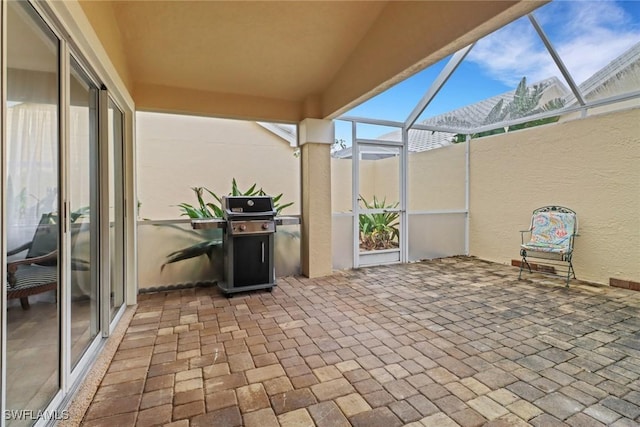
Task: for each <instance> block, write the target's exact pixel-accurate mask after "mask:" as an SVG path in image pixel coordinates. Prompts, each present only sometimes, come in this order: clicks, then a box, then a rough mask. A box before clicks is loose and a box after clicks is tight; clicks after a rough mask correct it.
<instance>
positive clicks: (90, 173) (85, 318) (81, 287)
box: [67, 58, 100, 368]
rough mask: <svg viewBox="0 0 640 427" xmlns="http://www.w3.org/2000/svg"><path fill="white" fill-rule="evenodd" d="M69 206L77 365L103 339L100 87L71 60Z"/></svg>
mask: <svg viewBox="0 0 640 427" xmlns="http://www.w3.org/2000/svg"><path fill="white" fill-rule="evenodd" d="M69 89H70V104H71V105H70V108H69V155H68V174H69V180H68V182H69V191H68V193H67V194H68V197H69V206H70V214H69V221H70V232H71V239H70V242H71V271H70V278H71V292H70V297H71V300H70V306H69V307H70V311H71V342H70V344H71V366H72V368H73V367H75V365H76V364H77V363H78V360H80V357H81V356H82V354H83V353H84V352H85V350H86V349H87V347H88V346H89V345H90V344H91V342H92V341H93V339H94V338H95V337H96V336H97V334H98V331H99V329H100V327H99V311H98V308H99V306H98V302H99V301H98V295H99V293H98V280H99V277H98V271H99V259H98V240H99V239H98V231H99V227H98V223H99V221H98V212H99V197H98V196H99V189H98V177H99V175H98V172H99V164H98V93H99V91H98V87H97V86H96V85H95V84H94V83H92V81H91V79H89V77H88V76H87V75H86V74H85V72H84V71H83V70H82V68H81V67H80V65H79V64H78V63H77V62H76V61H75V60H74V59H73V58H72V59H71V75H70V87H69Z"/></svg>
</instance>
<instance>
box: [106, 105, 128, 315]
mask: <svg viewBox="0 0 640 427" xmlns="http://www.w3.org/2000/svg"><path fill="white" fill-rule="evenodd" d="M107 139H108V154H107V163H108V167H107V170H108V171H109V173H108V187H109V259H110V263H109V285H110V291H109V312H110V316H109V321H110V322H111V321H113V320H114V317H115V316H116V315H117V313H118V310H119V309H120V307H122V305H123V304H124V301H125V294H124V291H125V289H124V283H125V280H124V263H125V251H124V197H123V194H124V157H123V141H124V114H122V111H120V109H119V108H118V106H117V105H116V104H115V102H113V100H111V99H109V102H108V137H107Z"/></svg>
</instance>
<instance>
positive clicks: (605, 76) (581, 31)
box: [534, 1, 640, 104]
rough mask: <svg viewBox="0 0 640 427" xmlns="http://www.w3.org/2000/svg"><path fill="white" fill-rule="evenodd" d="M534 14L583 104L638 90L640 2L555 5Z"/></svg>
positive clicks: (565, 3)
mask: <svg viewBox="0 0 640 427" xmlns="http://www.w3.org/2000/svg"><path fill="white" fill-rule="evenodd" d="M534 16H535V18H536V20H537V21H538V22H539V23H540V26H541V27H542V29H543V31H544V33H545V34H546V35H547V37H548V38H549V40H550V41H551V43H552V45H553V46H554V48H555V49H556V51H557V52H558V54H559V55H560V57H561V58H562V60H563V62H564V64H565V65H566V67H567V69H568V71H569V73H570V74H571V76H572V77H573V79H574V81H575V82H576V84H577V85H578V87H579V88H580V91H581V92H582V94H583V96H584V98H585V101H587V102H590V101H598V100H602V99H606V98H610V97H614V96H618V95H624V94H626V93H630V92H634V91H638V90H640V3H638V2H634V1H622V2H616V1H606V2H603V1H593V2H564V1H556V2H552V3H549V4H547V5H545V6H544V7H541V8H540V9H538V10H536V11H535V13H534ZM567 17H572V19H567ZM567 103H569V104H571V103H575V98H574V97H572V96H569V97H568V98H567Z"/></svg>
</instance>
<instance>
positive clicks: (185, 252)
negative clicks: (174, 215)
mask: <svg viewBox="0 0 640 427" xmlns="http://www.w3.org/2000/svg"><path fill="white" fill-rule="evenodd" d="M192 190H193V192H194V193H195V196H196V199H197V202H198V203H197V205H195V206H194V205H191V204H189V203H180V204H179V205H177V206H178V207H179V208H180V210H181V211H182V213H181V214H180V216H187V217H189V218H192V219H202V218H222V217H223V213H224V210H223V207H222V197H220V196H218V195H217V194H216V193H214V192H213V191H211V190H209V189H207V188H205V187H193V188H192ZM205 194H208V195H210V196H211V197H212V198H213V201H205V199H204V196H205ZM266 195H267V193H265V192H264V190H263V189H262V188H258V185H257V184H253V185H252V186H251V187H249V188H248V189H247V190H245V191H242V190H240V188H239V187H238V183H237V181H236V179H235V178H233V180H232V181H231V191H230V192H229V196H266ZM280 199H282V193H280V194H278V195H277V196H274V197H273V207H274V209H275V210H276V213H277V214H278V215H280V213H281V212H282V210H284V209H285V208H287V207H289V206H291V205H293V202H291V203H285V204H280ZM202 231H204V232H206V231H212V230H202ZM221 246H222V240H221V239H220V237H219V236H217V237H213V236H212V238H210V239H207V240H205V241H203V242H199V243H196V244H195V245H192V246H189V247H187V248H184V249H180V250H178V251H175V252H171V253H170V254H169V255H167V261H166V262H165V263H164V264H162V266H161V267H160V270H161V271H162V270H164V268H165V266H167V264H172V263H174V262H178V261H182V260H185V259H190V258H195V257H199V256H201V255H206V256H207V257H208V258H209V260H211V259H212V258H213V256H214V252H215V251H216V250H219V249H220V248H221Z"/></svg>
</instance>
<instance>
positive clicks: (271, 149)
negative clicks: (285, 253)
mask: <svg viewBox="0 0 640 427" xmlns="http://www.w3.org/2000/svg"><path fill="white" fill-rule="evenodd" d="M137 149H138V152H137V159H138V164H137V172H138V200H139V202H140V203H141V207H140V212H139V216H140V217H141V218H148V219H175V218H178V217H179V215H180V211H179V209H178V208H177V207H176V206H175V205H177V204H179V203H182V202H187V203H190V204H192V205H196V204H197V200H196V198H195V195H194V193H193V191H192V190H191V187H206V188H208V189H210V190H212V191H214V192H215V193H216V194H218V195H219V196H221V195H226V194H228V193H229V192H230V191H231V180H232V179H233V178H236V180H237V182H238V186H239V187H240V190H243V191H244V190H247V189H248V188H249V187H250V186H251V185H253V184H254V183H258V187H262V188H263V189H264V191H265V192H267V193H268V194H271V195H277V194H280V193H284V195H283V196H282V199H281V202H284V203H288V202H294V204H293V206H290V207H289V208H286V209H285V210H284V211H283V213H284V214H299V213H300V209H301V203H300V159H299V158H298V157H296V156H294V150H295V149H294V148H292V147H291V146H289V144H288V143H287V142H286V141H284V140H283V139H282V138H280V137H278V136H276V135H274V134H273V133H271V132H269V131H267V130H266V129H264V128H263V127H262V126H260V125H258V124H257V123H255V122H246V121H239V120H224V119H213V118H203V117H195V116H172V115H166V114H157V113H146V112H138V114H137ZM205 200H207V201H208V200H212V197H210V196H206V197H205Z"/></svg>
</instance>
